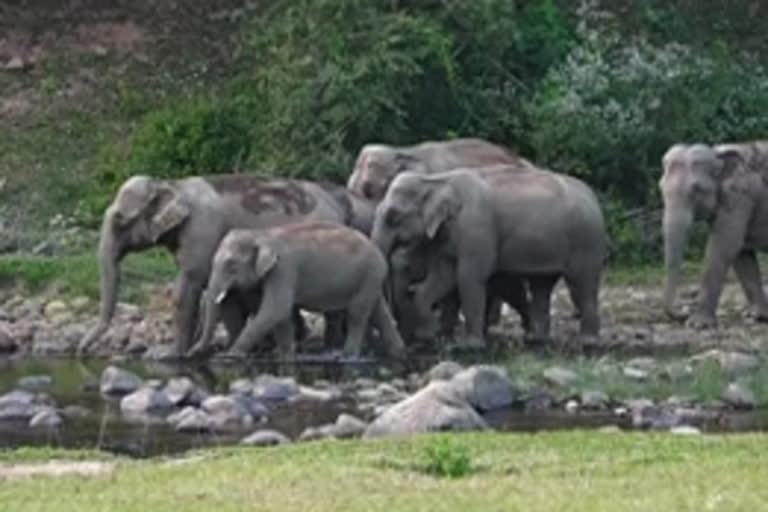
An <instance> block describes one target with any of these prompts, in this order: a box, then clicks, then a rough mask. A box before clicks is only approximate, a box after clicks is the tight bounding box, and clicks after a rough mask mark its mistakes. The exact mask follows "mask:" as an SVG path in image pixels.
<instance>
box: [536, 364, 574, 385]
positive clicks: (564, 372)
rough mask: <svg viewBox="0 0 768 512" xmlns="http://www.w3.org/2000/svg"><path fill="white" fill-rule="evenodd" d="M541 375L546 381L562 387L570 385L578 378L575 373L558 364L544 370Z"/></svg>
mask: <svg viewBox="0 0 768 512" xmlns="http://www.w3.org/2000/svg"><path fill="white" fill-rule="evenodd" d="M543 377H544V380H545V381H547V382H548V383H550V384H553V385H555V386H559V387H563V388H566V387H570V386H572V385H574V384H575V383H576V382H577V381H578V380H579V376H578V375H577V374H576V373H574V372H572V371H571V370H568V369H566V368H561V367H559V366H552V367H550V368H547V369H546V370H544V374H543Z"/></svg>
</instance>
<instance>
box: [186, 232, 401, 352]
mask: <svg viewBox="0 0 768 512" xmlns="http://www.w3.org/2000/svg"><path fill="white" fill-rule="evenodd" d="M386 275H387V263H386V260H385V259H384V257H383V256H382V254H381V253H380V252H379V250H378V249H377V248H376V246H375V245H373V243H372V242H371V241H370V240H369V239H368V238H367V237H366V236H365V235H363V234H362V233H360V232H358V231H356V230H354V229H351V228H348V227H346V226H341V225H339V224H334V223H329V222H296V223H292V224H288V225H283V226H279V227H274V228H268V229H257V230H242V229H236V230H232V231H230V232H229V233H228V234H227V235H226V236H225V237H224V239H223V240H222V242H221V245H220V246H219V248H218V250H217V251H216V254H215V256H214V259H213V270H212V272H211V276H210V280H209V283H208V290H207V291H206V297H207V300H206V303H207V305H206V319H205V327H204V329H203V335H202V337H201V339H200V341H199V342H198V344H197V345H195V347H193V349H192V350H191V351H190V354H189V355H190V356H195V355H196V354H198V353H205V352H206V351H207V350H208V346H209V344H210V341H211V338H212V336H213V331H214V329H215V327H216V324H217V323H218V322H219V320H220V315H219V311H218V305H219V304H220V303H221V302H222V301H223V300H224V299H225V298H226V297H227V295H228V294H229V293H231V291H232V290H237V291H239V292H240V293H245V294H254V293H258V294H259V295H260V300H259V303H258V305H254V309H253V310H252V311H251V313H252V317H251V318H249V320H248V323H247V324H246V326H245V328H244V329H243V330H242V332H241V333H240V335H239V336H238V337H237V339H236V340H235V342H234V344H233V345H232V346H231V347H230V349H229V351H228V352H227V355H228V356H231V357H243V356H245V355H246V354H247V353H248V352H249V351H250V350H251V349H252V348H253V347H254V345H256V344H257V343H259V342H260V341H261V340H262V339H263V338H264V336H265V335H267V334H269V333H274V337H275V339H276V341H277V345H278V350H279V352H280V354H281V355H282V356H283V357H285V358H286V359H292V358H293V357H294V355H295V340H294V335H293V323H292V321H291V311H292V310H293V308H294V307H296V306H298V307H301V308H306V309H308V310H313V311H321V312H325V311H342V310H343V311H345V313H346V321H347V336H346V341H345V345H344V353H345V355H350V356H359V355H360V351H361V348H362V339H363V335H364V334H365V331H366V328H367V327H368V324H369V320H370V321H371V324H372V325H373V326H374V327H376V328H377V329H379V332H380V334H381V340H382V341H383V342H384V344H385V345H386V352H387V353H388V355H390V356H393V357H400V356H402V354H403V352H404V348H405V347H404V344H403V341H402V339H401V338H400V335H399V334H398V332H397V329H396V328H395V324H394V320H393V319H392V316H391V314H390V312H389V309H388V308H387V305H386V302H385V301H384V297H383V295H382V286H383V283H384V279H385V278H386Z"/></svg>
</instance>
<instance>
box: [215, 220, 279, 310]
mask: <svg viewBox="0 0 768 512" xmlns="http://www.w3.org/2000/svg"><path fill="white" fill-rule="evenodd" d="M277 262H278V254H277V252H276V251H275V249H274V248H273V247H272V246H271V245H270V244H269V243H268V242H266V241H264V240H261V239H254V237H253V236H252V234H251V233H250V232H247V231H242V230H233V231H231V232H230V233H229V234H227V236H225V237H224V239H223V240H222V241H221V245H220V246H219V249H218V250H217V251H216V255H215V256H214V258H213V270H212V271H211V277H210V281H209V283H208V293H209V294H210V295H209V297H210V298H211V299H212V300H213V302H214V304H221V303H222V302H223V301H224V299H226V297H227V294H228V293H229V292H230V291H231V290H233V289H236V288H237V289H243V290H245V289H252V288H255V287H256V286H258V285H259V284H260V283H261V282H262V280H263V279H264V278H265V277H266V276H267V274H269V272H270V271H271V270H272V269H273V268H274V266H275V265H276V264H277Z"/></svg>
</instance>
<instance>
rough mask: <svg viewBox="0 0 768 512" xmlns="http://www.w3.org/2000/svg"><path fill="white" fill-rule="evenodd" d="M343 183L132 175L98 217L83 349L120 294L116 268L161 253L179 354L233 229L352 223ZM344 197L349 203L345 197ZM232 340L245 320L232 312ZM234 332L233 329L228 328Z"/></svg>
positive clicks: (237, 176)
mask: <svg viewBox="0 0 768 512" xmlns="http://www.w3.org/2000/svg"><path fill="white" fill-rule="evenodd" d="M347 196H348V192H347V191H346V190H345V189H344V188H343V187H341V186H335V187H334V186H331V185H321V184H317V183H313V182H309V181H302V180H290V179H286V180H284V179H267V178H263V177H259V176H255V175H248V174H228V175H216V176H209V177H191V178H185V179H180V180H160V179H154V178H151V177H148V176H133V177H131V178H129V179H128V180H126V181H125V182H124V183H123V184H122V186H121V187H120V189H119V190H118V192H117V195H116V196H115V198H114V200H113V202H112V204H111V205H110V206H109V207H108V208H107V210H106V211H105V213H104V218H103V221H102V227H101V238H100V241H99V249H98V254H99V269H100V274H101V301H100V311H99V321H98V323H97V325H96V326H95V327H94V328H93V329H92V330H91V331H89V332H88V333H87V334H86V336H85V337H84V338H83V339H82V340H81V342H80V344H79V347H78V351H79V352H83V351H85V350H86V349H87V348H88V347H89V346H90V345H91V344H92V343H93V342H94V341H95V340H97V339H98V338H99V337H101V336H102V335H103V334H104V333H105V332H106V330H107V329H108V327H109V324H110V323H111V320H112V317H113V315H114V312H115V306H116V303H117V295H118V289H119V281H120V274H119V263H120V261H121V259H122V258H123V257H124V256H125V255H126V254H128V253H131V252H136V251H141V250H144V249H148V248H150V247H154V246H162V247H165V248H167V249H168V250H169V251H170V252H171V253H172V254H173V256H174V258H175V260H176V263H177V265H178V267H179V272H178V274H177V277H176V282H175V289H174V302H175V311H174V321H175V352H176V353H177V354H178V355H181V354H184V353H185V352H186V350H187V349H188V348H189V347H190V346H191V342H192V340H193V338H194V333H195V330H196V327H197V319H198V316H199V315H198V310H199V304H200V298H201V294H202V292H203V289H204V288H205V286H206V283H207V282H208V277H209V274H210V271H211V260H212V258H213V255H214V253H215V251H216V248H217V247H218V245H219V242H220V241H221V239H222V238H223V237H224V235H226V234H227V232H229V231H230V230H231V229H234V228H264V227H271V226H275V225H279V224H284V223H289V222H294V221H297V220H326V221H331V222H337V223H342V224H351V223H352V222H353V221H354V214H355V212H354V208H353V207H352V206H353V205H352V202H351V201H350V200H349V198H347ZM345 198H347V199H346V200H345ZM230 312H231V315H229V316H231V317H233V318H231V320H230V321H229V322H227V321H226V320H225V323H228V330H229V331H230V332H229V335H230V337H232V336H233V335H236V334H237V333H236V332H232V330H237V328H236V327H232V326H235V325H239V326H242V324H243V322H244V315H246V314H247V313H246V312H245V311H242V308H241V307H239V306H238V304H237V302H233V304H232V305H231V308H230ZM230 327H232V329H230Z"/></svg>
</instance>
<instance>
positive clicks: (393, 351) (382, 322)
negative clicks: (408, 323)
mask: <svg viewBox="0 0 768 512" xmlns="http://www.w3.org/2000/svg"><path fill="white" fill-rule="evenodd" d="M370 322H371V324H373V326H374V327H376V328H377V329H378V330H379V333H380V335H381V342H382V343H383V344H384V348H385V352H386V353H387V355H388V356H389V357H393V358H400V357H402V356H403V355H404V354H405V343H403V338H402V337H400V333H399V332H398V331H397V328H396V327H395V319H394V318H393V317H392V313H391V312H390V311H389V308H388V307H387V302H386V301H385V300H384V297H383V296H382V297H379V300H378V301H377V302H376V305H375V306H374V307H373V314H372V315H371V320H370Z"/></svg>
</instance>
